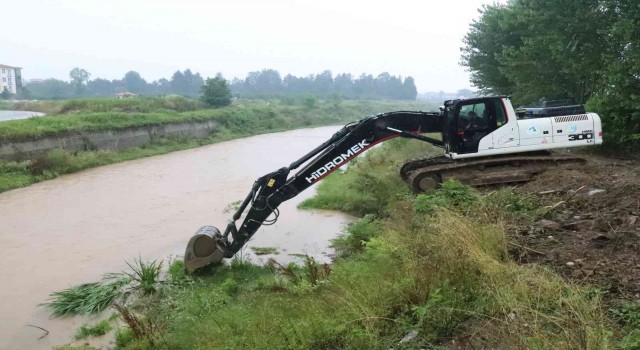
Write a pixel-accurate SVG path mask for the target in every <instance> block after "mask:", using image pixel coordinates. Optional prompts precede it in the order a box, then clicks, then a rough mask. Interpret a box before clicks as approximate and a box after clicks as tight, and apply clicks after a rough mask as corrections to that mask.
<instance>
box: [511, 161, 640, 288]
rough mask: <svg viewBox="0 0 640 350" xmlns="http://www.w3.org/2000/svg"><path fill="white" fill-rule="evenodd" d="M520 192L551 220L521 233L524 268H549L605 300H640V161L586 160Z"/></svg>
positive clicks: (520, 256) (545, 175)
mask: <svg viewBox="0 0 640 350" xmlns="http://www.w3.org/2000/svg"><path fill="white" fill-rule="evenodd" d="M583 157H585V158H586V159H587V160H588V161H587V163H586V164H584V165H566V166H562V167H558V168H554V169H550V170H548V171H547V172H545V173H543V174H541V175H539V176H538V178H537V179H536V180H535V181H532V182H529V183H527V184H524V185H521V186H519V187H518V188H517V189H516V190H517V191H518V192H520V193H526V194H530V195H533V196H535V197H536V198H538V199H539V200H540V201H542V202H543V203H545V204H547V205H548V210H549V214H548V215H547V216H546V217H547V218H548V219H543V220H540V221H538V222H536V223H535V224H534V225H532V226H528V227H523V228H521V229H520V230H519V231H520V232H518V234H517V239H518V241H519V242H520V244H521V245H522V246H523V247H524V248H522V249H519V250H518V251H516V252H514V253H515V255H516V257H517V258H518V259H519V260H520V261H521V262H522V263H533V262H535V263H542V264H545V265H548V266H551V267H552V268H553V269H555V270H556V271H558V272H559V273H561V274H562V275H563V276H565V277H566V278H568V279H570V280H572V281H575V282H578V283H581V284H582V283H584V284H591V285H595V286H597V287H599V288H600V289H601V290H602V291H603V292H604V293H605V295H604V297H605V299H609V298H616V299H618V298H622V299H636V300H637V299H640V160H637V159H615V158H604V157H598V156H593V155H586V156H584V155H583Z"/></svg>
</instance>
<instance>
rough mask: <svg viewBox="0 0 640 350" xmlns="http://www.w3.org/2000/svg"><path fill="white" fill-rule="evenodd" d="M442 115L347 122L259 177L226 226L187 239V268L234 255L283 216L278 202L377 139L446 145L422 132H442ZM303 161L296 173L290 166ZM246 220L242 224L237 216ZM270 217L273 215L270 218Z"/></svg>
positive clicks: (396, 115) (402, 115) (392, 115)
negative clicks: (312, 147) (259, 230)
mask: <svg viewBox="0 0 640 350" xmlns="http://www.w3.org/2000/svg"><path fill="white" fill-rule="evenodd" d="M442 128H443V115H442V113H435V112H405V111H398V112H389V113H383V114H378V115H375V116H371V117H368V118H364V119H362V120H360V121H357V122H355V123H351V124H347V125H346V126H344V127H343V128H342V129H340V130H338V131H337V132H336V133H335V134H334V135H333V136H332V137H331V138H330V139H329V140H327V141H326V142H324V143H322V144H321V145H319V146H318V147H316V148H315V149H313V150H312V151H311V152H309V153H307V154H305V155H304V156H302V157H301V158H300V159H298V160H296V161H295V162H293V163H291V164H290V165H289V166H288V167H283V168H280V169H278V170H276V171H273V172H271V173H268V174H266V175H264V176H261V177H260V178H258V179H257V180H256V181H255V182H254V184H253V186H252V187H251V191H250V192H249V194H248V195H247V197H246V198H245V199H244V201H243V202H242V204H241V205H240V207H239V208H238V210H237V211H236V212H235V213H234V214H233V218H232V220H230V221H229V223H228V224H227V227H226V228H225V230H224V232H222V233H220V231H219V230H218V229H217V228H215V227H213V226H204V227H202V228H200V230H198V232H196V234H195V235H194V236H193V237H192V238H191V240H190V241H189V243H188V244H187V250H186V252H185V268H186V270H187V272H189V273H192V272H194V271H195V270H197V269H198V268H201V267H204V266H207V265H210V264H215V263H218V262H220V261H222V259H223V258H231V257H233V256H234V255H235V254H236V253H237V252H238V251H240V249H242V247H243V246H244V245H245V244H246V243H247V242H248V241H249V239H251V237H252V236H253V235H254V234H255V233H256V231H257V230H258V229H259V228H260V226H262V225H271V224H273V223H275V221H276V220H277V219H278V215H279V212H278V206H280V204H281V203H282V202H284V201H287V200H289V199H291V198H293V197H295V196H297V195H298V194H299V193H300V192H302V191H304V190H306V189H307V188H309V187H311V185H313V184H315V183H316V182H318V181H320V180H321V179H322V178H324V177H325V176H327V175H328V174H330V173H331V172H333V171H335V170H336V169H338V168H340V167H341V166H342V165H344V164H346V163H347V162H349V161H350V160H351V159H353V158H354V157H356V156H358V155H359V154H362V153H363V152H364V151H366V150H367V149H369V148H371V147H373V146H374V145H376V144H378V143H380V142H383V141H386V140H389V139H391V138H394V137H404V138H413V139H418V140H421V141H425V142H429V143H431V144H434V145H437V146H442V144H443V143H442V141H440V140H438V139H434V138H430V137H427V136H424V135H421V134H424V133H435V132H442ZM302 165H304V166H303V167H302V168H301V169H300V170H298V171H297V172H296V173H295V174H293V175H292V176H290V174H291V172H292V171H294V170H296V169H298V168H299V167H301V166H302ZM244 214H246V215H245V216H244V220H243V221H242V223H241V224H240V226H239V227H238V226H237V221H238V220H240V219H241V217H242V216H243V215H244ZM270 217H273V218H271V219H270Z"/></svg>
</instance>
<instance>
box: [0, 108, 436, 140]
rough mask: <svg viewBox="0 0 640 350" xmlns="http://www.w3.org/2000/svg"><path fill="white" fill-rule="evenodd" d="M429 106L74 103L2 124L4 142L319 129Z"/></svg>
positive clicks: (0, 130) (0, 124)
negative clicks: (221, 129)
mask: <svg viewBox="0 0 640 350" xmlns="http://www.w3.org/2000/svg"><path fill="white" fill-rule="evenodd" d="M42 103H50V101H46V102H42ZM51 103H59V102H51ZM168 107H169V108H168ZM425 107H428V106H426V105H425V104H423V103H420V102H415V101H404V102H403V101H396V102H384V101H344V102H342V103H340V104H333V103H330V102H326V101H322V102H320V103H318V104H317V105H316V106H314V107H312V108H309V107H306V106H301V105H287V104H282V103H278V102H276V101H255V100H250V101H249V100H247V101H245V100H239V101H236V102H235V103H234V104H233V105H231V106H229V107H224V108H218V109H211V108H203V107H202V105H201V104H200V103H199V102H198V101H195V100H188V99H185V98H182V97H175V98H160V97H156V98H132V99H123V100H116V99H89V100H70V101H66V102H64V104H62V105H61V107H60V113H61V114H56V115H51V116H48V117H43V118H28V119H20V120H12V121H6V122H2V123H0V142H2V143H7V142H20V141H25V140H33V139H38V138H41V137H45V136H54V135H68V134H77V133H82V132H92V131H101V130H120V129H126V128H131V127H144V126H150V125H163V124H169V123H177V122H191V121H207V120H212V121H216V122H219V123H220V124H222V125H223V126H225V127H227V128H228V129H229V130H232V131H235V132H238V131H241V132H245V133H246V132H249V129H248V128H249V127H259V128H260V127H261V128H267V129H274V130H282V129H287V128H289V126H288V123H290V122H291V121H292V120H300V119H304V120H307V123H308V125H317V124H318V122H317V121H316V120H317V119H323V120H325V121H342V120H344V118H345V117H349V118H350V119H349V121H351V120H357V119H359V118H362V117H365V116H367V115H370V114H373V113H379V112H388V111H392V110H398V109H407V108H410V109H425ZM71 112H73V113H71ZM65 113H66V114H65ZM302 126H304V124H302ZM238 129H239V130H238Z"/></svg>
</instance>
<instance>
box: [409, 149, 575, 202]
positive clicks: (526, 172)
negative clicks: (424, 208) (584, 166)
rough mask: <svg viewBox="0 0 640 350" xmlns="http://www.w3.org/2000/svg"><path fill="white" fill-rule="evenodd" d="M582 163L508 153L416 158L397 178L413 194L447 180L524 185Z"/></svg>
mask: <svg viewBox="0 0 640 350" xmlns="http://www.w3.org/2000/svg"><path fill="white" fill-rule="evenodd" d="M584 162H585V160H584V159H583V158H580V157H576V156H572V155H556V154H551V153H548V152H535V153H521V154H508V155H501V156H495V157H487V158H481V159H478V158H471V159H459V160H454V159H450V158H447V157H435V158H420V159H413V160H410V161H408V162H406V163H404V164H403V165H402V167H401V168H400V175H401V176H402V178H403V179H404V180H405V181H406V182H408V183H409V185H410V186H411V188H412V190H413V191H414V192H416V193H422V192H425V191H429V190H432V189H435V188H436V187H437V186H438V185H439V184H440V183H441V182H442V181H446V180H448V179H455V180H458V181H460V182H462V183H464V184H468V185H472V186H485V185H495V184H505V183H517V182H527V181H531V180H532V179H533V178H534V177H535V175H537V174H540V173H542V172H544V171H545V170H547V169H548V168H549V167H553V166H557V165H562V164H575V163H584Z"/></svg>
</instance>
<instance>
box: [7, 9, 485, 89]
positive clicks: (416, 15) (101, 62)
mask: <svg viewBox="0 0 640 350" xmlns="http://www.w3.org/2000/svg"><path fill="white" fill-rule="evenodd" d="M488 2H490V0H446V1H445V0H440V1H427V0H423V1H418V0H413V1H410V0H395V1H375V0H368V1H359V0H357V1H355V0H351V1H348V0H342V1H339V0H317V1H304V0H297V1H294V0H272V1H267V0H262V1H260V0H230V1H229V0H227V1H213V0H210V1H204V0H203V1H198V0H172V1H161V0H109V1H97V0H14V1H3V4H2V6H1V8H2V13H3V16H2V34H0V64H8V65H14V66H19V67H23V76H24V78H25V79H32V78H49V77H54V78H58V79H65V80H67V79H68V74H69V71H70V70H71V69H72V68H74V67H80V68H84V69H86V70H88V71H89V72H90V73H91V77H92V78H97V77H99V78H107V79H116V78H118V79H119V78H122V77H123V76H124V73H126V72H127V71H129V70H135V71H137V72H139V73H140V74H141V75H142V77H143V78H145V79H146V80H147V81H152V80H156V79H159V78H163V77H166V78H169V77H170V76H171V75H172V74H173V72H175V71H176V70H178V69H180V70H184V69H186V68H190V69H191V70H192V71H197V72H200V73H201V74H202V75H203V76H214V75H215V74H216V73H217V72H221V73H222V74H223V75H224V77H225V78H227V79H231V78H233V77H240V78H243V77H245V76H246V73H247V72H250V71H255V70H260V69H263V68H274V69H277V70H278V71H280V73H281V74H282V76H283V77H284V76H285V75H286V74H287V73H291V74H293V75H307V74H311V73H320V72H321V71H323V70H325V69H329V70H331V71H332V72H333V73H334V75H335V74H337V73H343V72H344V73H352V74H354V75H355V76H357V75H359V74H360V73H363V72H366V73H371V74H374V75H377V74H379V73H381V72H385V71H386V72H389V73H391V74H393V75H402V76H413V77H414V78H415V79H416V85H417V86H418V91H439V90H444V91H455V90H458V89H461V88H469V87H470V84H469V76H468V73H467V72H465V70H464V68H463V67H461V66H460V65H459V61H460V47H461V46H462V38H463V37H464V35H465V33H466V32H467V30H468V28H469V24H470V23H471V21H472V20H473V19H474V18H477V17H478V16H479V13H478V9H479V8H480V7H481V5H482V4H483V3H488Z"/></svg>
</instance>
